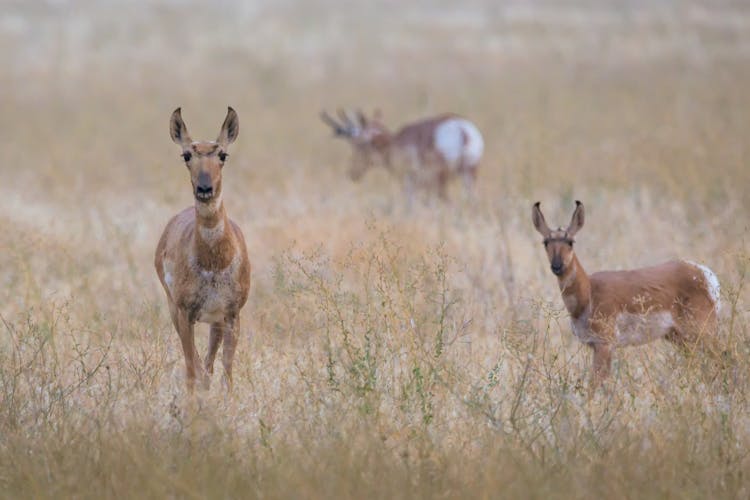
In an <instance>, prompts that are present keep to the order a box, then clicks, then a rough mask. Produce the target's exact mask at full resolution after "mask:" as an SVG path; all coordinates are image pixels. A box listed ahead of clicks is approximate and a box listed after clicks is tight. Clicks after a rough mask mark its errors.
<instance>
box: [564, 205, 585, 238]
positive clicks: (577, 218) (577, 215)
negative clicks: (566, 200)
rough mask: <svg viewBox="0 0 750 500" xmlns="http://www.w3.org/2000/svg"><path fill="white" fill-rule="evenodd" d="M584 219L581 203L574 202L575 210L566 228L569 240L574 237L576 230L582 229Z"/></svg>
mask: <svg viewBox="0 0 750 500" xmlns="http://www.w3.org/2000/svg"><path fill="white" fill-rule="evenodd" d="M584 219H585V217H584V212H583V203H581V202H580V201H578V200H576V209H575V211H574V212H573V217H572V218H571V219H570V225H569V226H568V236H570V237H571V238H572V237H573V236H575V234H576V233H577V232H578V230H579V229H581V228H582V227H583V221H584Z"/></svg>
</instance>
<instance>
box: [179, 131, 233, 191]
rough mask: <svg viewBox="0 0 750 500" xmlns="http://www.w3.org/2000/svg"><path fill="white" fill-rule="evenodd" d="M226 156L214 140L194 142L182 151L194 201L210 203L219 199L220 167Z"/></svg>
mask: <svg viewBox="0 0 750 500" xmlns="http://www.w3.org/2000/svg"><path fill="white" fill-rule="evenodd" d="M227 156H229V155H228V154H227V153H226V151H224V149H223V148H222V147H221V146H220V145H219V144H217V143H216V142H194V143H192V144H191V145H190V147H189V148H187V149H186V150H184V151H183V152H182V158H183V159H184V160H185V165H186V166H187V168H188V170H189V171H190V182H191V184H192V185H193V195H194V196H195V199H196V201H198V202H200V203H210V202H211V201H212V200H214V199H217V200H218V199H221V169H222V167H223V166H224V162H225V161H226V158H227Z"/></svg>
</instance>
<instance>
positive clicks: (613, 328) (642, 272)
mask: <svg viewBox="0 0 750 500" xmlns="http://www.w3.org/2000/svg"><path fill="white" fill-rule="evenodd" d="M532 219H533V221H534V227H535V228H536V230H537V231H539V232H540V233H541V235H542V236H543V237H544V248H545V249H546V251H547V257H548V258H549V262H550V264H551V269H552V272H553V273H554V274H555V276H557V280H558V284H559V286H560V292H561V293H562V298H563V302H564V303H565V307H566V308H567V310H568V312H569V313H570V318H571V324H572V328H573V333H574V334H575V336H576V337H578V340H580V341H581V342H583V343H584V344H586V345H588V346H590V347H591V348H592V350H593V354H594V356H593V357H594V362H593V370H592V377H591V394H593V393H594V391H595V390H596V388H597V387H598V386H599V384H600V383H601V381H602V380H603V379H604V378H606V377H607V376H608V375H609V372H610V367H611V364H612V350H613V349H614V348H615V347H621V346H628V345H641V344H646V343H649V342H652V341H654V340H656V339H659V338H665V339H667V340H669V341H670V342H673V343H674V344H676V345H678V346H680V347H682V348H689V347H692V346H696V345H703V346H704V347H707V346H708V345H710V344H712V343H713V342H714V341H715V335H716V331H717V327H718V318H717V317H718V313H719V307H720V300H719V280H718V278H717V277H716V275H715V274H714V273H713V271H711V270H710V269H709V268H707V267H706V266H702V265H700V264H695V263H693V262H688V261H679V260H678V261H670V262H665V263H663V264H659V265H657V266H653V267H644V268H641V269H633V270H630V271H600V272H598V273H594V274H591V275H588V274H586V271H584V269H583V267H582V266H581V264H580V262H578V258H577V257H576V255H575V253H574V252H573V241H574V240H573V238H574V237H575V235H576V233H577V232H578V230H579V229H581V227H583V220H584V212H583V204H582V203H581V202H580V201H576V209H575V211H574V212H573V218H572V220H571V221H570V225H569V226H568V228H567V229H562V228H558V229H556V230H554V231H553V230H551V229H550V228H549V227H548V226H547V222H546V221H545V220H544V215H542V211H541V209H540V208H539V202H537V203H535V204H534V207H533V209H532Z"/></svg>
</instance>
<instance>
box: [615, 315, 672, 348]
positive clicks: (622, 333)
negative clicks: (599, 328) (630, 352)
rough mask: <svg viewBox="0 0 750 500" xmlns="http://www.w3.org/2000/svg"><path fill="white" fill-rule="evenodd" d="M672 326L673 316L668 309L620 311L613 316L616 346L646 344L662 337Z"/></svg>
mask: <svg viewBox="0 0 750 500" xmlns="http://www.w3.org/2000/svg"><path fill="white" fill-rule="evenodd" d="M673 327H674V318H673V317H672V313H670V312H669V311H660V312H650V313H646V314H633V313H627V312H622V313H620V314H618V315H617V317H616V318H615V342H616V343H617V345H618V346H626V345H641V344H647V343H649V342H651V341H653V340H656V339H660V338H662V337H664V336H665V335H666V334H668V333H669V331H670V330H671V329H672V328H673Z"/></svg>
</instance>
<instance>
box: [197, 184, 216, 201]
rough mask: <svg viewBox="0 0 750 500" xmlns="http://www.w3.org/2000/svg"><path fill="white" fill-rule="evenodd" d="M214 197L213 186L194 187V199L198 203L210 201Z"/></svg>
mask: <svg viewBox="0 0 750 500" xmlns="http://www.w3.org/2000/svg"><path fill="white" fill-rule="evenodd" d="M213 197H214V188H213V186H210V185H208V186H202V185H198V186H195V198H196V199H197V200H199V201H204V202H205V201H210V200H211V198H213Z"/></svg>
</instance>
